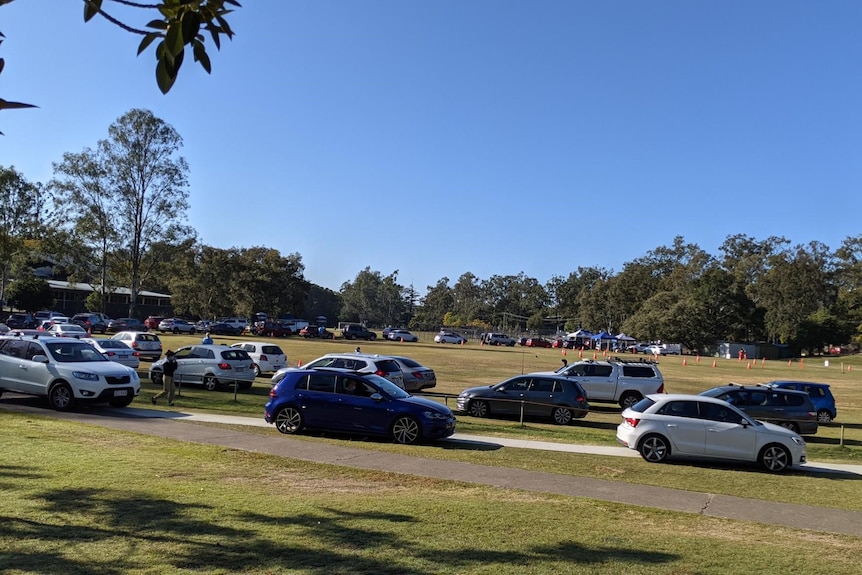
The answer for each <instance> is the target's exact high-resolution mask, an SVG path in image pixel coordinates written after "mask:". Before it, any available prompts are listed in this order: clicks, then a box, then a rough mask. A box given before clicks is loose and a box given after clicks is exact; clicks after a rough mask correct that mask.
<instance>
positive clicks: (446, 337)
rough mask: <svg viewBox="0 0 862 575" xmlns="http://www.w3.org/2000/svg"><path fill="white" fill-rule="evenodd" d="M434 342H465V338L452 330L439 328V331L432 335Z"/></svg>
mask: <svg viewBox="0 0 862 575" xmlns="http://www.w3.org/2000/svg"><path fill="white" fill-rule="evenodd" d="M434 343H455V344H464V343H467V338H466V337H464V336H463V335H461V334H459V333H455V332H454V331H448V330H441V331H440V333H438V334H437V335H435V336H434Z"/></svg>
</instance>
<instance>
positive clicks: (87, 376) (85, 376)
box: [72, 371, 99, 381]
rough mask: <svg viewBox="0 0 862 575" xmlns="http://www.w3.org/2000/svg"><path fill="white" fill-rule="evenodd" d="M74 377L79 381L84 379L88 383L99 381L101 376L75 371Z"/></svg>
mask: <svg viewBox="0 0 862 575" xmlns="http://www.w3.org/2000/svg"><path fill="white" fill-rule="evenodd" d="M72 375H73V376H74V377H76V378H77V379H83V380H86V381H99V376H98V375H96V374H95V373H88V372H86V371H73V372H72Z"/></svg>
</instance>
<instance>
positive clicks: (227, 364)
mask: <svg viewBox="0 0 862 575" xmlns="http://www.w3.org/2000/svg"><path fill="white" fill-rule="evenodd" d="M218 368H219V369H224V370H228V369H231V366H230V364H229V363H228V362H226V361H223V362H221V363H220V364H218Z"/></svg>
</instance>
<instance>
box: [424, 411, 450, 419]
mask: <svg viewBox="0 0 862 575" xmlns="http://www.w3.org/2000/svg"><path fill="white" fill-rule="evenodd" d="M422 415H424V416H425V417H427V418H428V419H449V416H448V415H446V414H445V413H440V412H439V411H431V410H428V411H423V412H422Z"/></svg>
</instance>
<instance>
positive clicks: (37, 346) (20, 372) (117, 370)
mask: <svg viewBox="0 0 862 575" xmlns="http://www.w3.org/2000/svg"><path fill="white" fill-rule="evenodd" d="M140 390H141V382H140V379H139V378H138V374H137V372H135V370H133V369H131V368H128V367H126V366H123V365H120V364H118V363H115V362H112V361H108V360H107V359H106V358H105V357H104V356H103V355H102V354H101V353H99V351H98V350H96V349H95V348H94V347H93V346H92V345H90V344H89V343H86V342H84V341H81V340H76V339H72V338H66V337H50V336H44V335H42V336H38V335H37V336H5V337H2V338H0V394H2V393H3V392H4V391H14V392H17V393H24V394H28V395H36V396H42V397H45V398H47V400H48V405H50V406H51V407H52V408H53V409H56V410H59V411H65V410H68V409H72V408H73V407H74V406H75V404H76V403H79V402H80V403H108V404H109V405H111V406H114V407H125V406H127V405H129V404H130V403H131V402H132V400H134V398H135V396H136V395H138V393H140Z"/></svg>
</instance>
